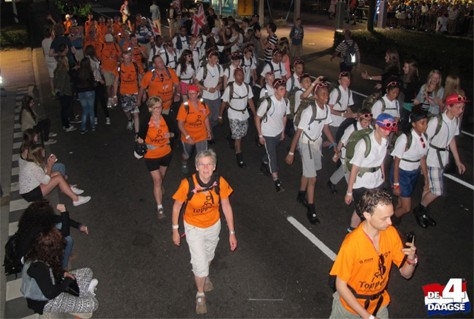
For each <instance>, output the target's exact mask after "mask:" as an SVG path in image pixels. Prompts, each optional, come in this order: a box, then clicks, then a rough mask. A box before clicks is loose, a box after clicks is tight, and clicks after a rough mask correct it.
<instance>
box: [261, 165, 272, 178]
mask: <svg viewBox="0 0 474 319" xmlns="http://www.w3.org/2000/svg"><path fill="white" fill-rule="evenodd" d="M260 172H262V173H263V175H265V176H270V170H269V169H268V163H265V162H262V164H260Z"/></svg>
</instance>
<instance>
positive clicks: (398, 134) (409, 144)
mask: <svg viewBox="0 0 474 319" xmlns="http://www.w3.org/2000/svg"><path fill="white" fill-rule="evenodd" d="M402 134H405V135H406V137H407V142H406V144H405V152H406V151H408V150H409V149H410V147H411V144H412V143H413V135H411V131H410V132H402V131H398V132H397V133H396V134H395V138H393V140H394V141H395V142H396V140H397V139H398V138H399V137H400V136H401V135H402ZM423 137H424V138H425V140H427V139H428V135H426V133H423ZM394 147H395V145H394ZM392 149H393V148H392ZM401 160H402V161H405V162H411V163H416V162H419V161H420V160H418V161H412V160H408V159H406V158H402V159H401Z"/></svg>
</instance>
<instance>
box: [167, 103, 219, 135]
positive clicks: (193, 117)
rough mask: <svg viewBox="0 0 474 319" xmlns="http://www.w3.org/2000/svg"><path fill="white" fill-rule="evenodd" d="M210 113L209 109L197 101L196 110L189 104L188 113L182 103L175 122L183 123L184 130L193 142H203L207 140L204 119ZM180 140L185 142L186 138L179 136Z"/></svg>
mask: <svg viewBox="0 0 474 319" xmlns="http://www.w3.org/2000/svg"><path fill="white" fill-rule="evenodd" d="M188 102H190V101H188ZM210 113H211V112H210V111H209V107H208V106H207V105H206V104H204V103H202V102H200V101H198V107H197V109H196V108H194V106H193V105H191V103H189V105H188V111H186V107H185V105H184V103H182V104H181V106H180V107H179V110H178V115H177V116H176V120H177V121H182V122H184V129H185V130H186V132H187V133H188V134H189V136H191V138H192V139H193V140H194V142H200V141H205V140H207V128H206V119H207V117H208V116H209V114H210ZM181 140H182V141H183V142H186V137H185V136H184V135H183V134H181Z"/></svg>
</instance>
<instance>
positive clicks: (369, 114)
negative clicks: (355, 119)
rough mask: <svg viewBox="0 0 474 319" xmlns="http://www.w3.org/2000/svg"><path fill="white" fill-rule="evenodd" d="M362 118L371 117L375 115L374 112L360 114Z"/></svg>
mask: <svg viewBox="0 0 474 319" xmlns="http://www.w3.org/2000/svg"><path fill="white" fill-rule="evenodd" d="M360 117H361V118H364V119H371V118H372V117H373V115H372V113H364V114H361V115H360Z"/></svg>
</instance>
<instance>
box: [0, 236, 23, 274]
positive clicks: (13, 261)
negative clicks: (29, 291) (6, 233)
mask: <svg viewBox="0 0 474 319" xmlns="http://www.w3.org/2000/svg"><path fill="white" fill-rule="evenodd" d="M18 237H19V236H18V233H15V234H13V236H11V237H10V238H9V239H8V241H7V243H6V244H5V257H4V258H3V267H4V268H5V275H7V276H8V275H15V278H17V277H18V273H20V272H21V270H22V268H23V264H22V263H21V256H18V254H17V245H18Z"/></svg>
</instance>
